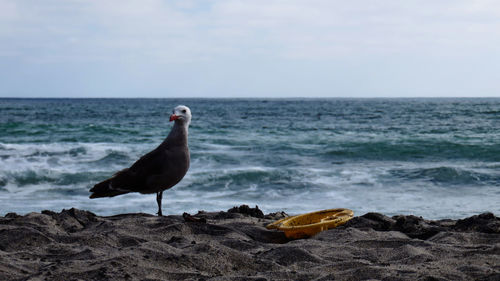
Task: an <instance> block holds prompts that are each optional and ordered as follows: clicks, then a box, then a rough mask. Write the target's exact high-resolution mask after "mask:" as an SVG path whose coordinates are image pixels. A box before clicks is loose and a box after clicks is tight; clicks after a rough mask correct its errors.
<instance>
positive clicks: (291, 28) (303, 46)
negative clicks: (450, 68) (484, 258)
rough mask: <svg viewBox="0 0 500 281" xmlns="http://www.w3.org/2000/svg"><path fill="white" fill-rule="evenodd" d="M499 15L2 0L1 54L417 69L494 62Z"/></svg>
mask: <svg viewBox="0 0 500 281" xmlns="http://www.w3.org/2000/svg"><path fill="white" fill-rule="evenodd" d="M499 17H500V2H498V1H494V0H491V1H486V0H484V1H479V0H440V1H432V2H429V1H418V0H408V1H387V0H385V1H383V0H366V1H360V0H357V1H331V0H310V1H299V0H289V1H281V0H266V1H264V0H253V1H240V0H234V1H226V0H199V1H195V0H189V1H188V0H184V1H180V0H177V1H161V0H144V1H132V0H101V1H97V0H95V1H87V0H85V1H83V0H64V1H63V0H47V1H35V0H0V62H1V61H2V60H4V61H7V60H8V61H10V62H11V63H17V64H22V65H25V66H26V67H29V66H30V65H51V64H57V65H61V64H66V67H69V68H71V67H75V68H77V67H82V66H87V67H90V68H96V67H98V66H97V65H102V64H104V65H106V66H113V65H116V66H118V65H120V66H122V68H127V66H128V67H130V68H132V67H136V68H137V69H143V70H144V69H147V68H148V67H151V68H155V69H162V68H163V67H169V66H171V67H185V69H186V70H185V71H186V73H187V72H189V70H191V72H195V73H196V72H197V70H196V69H201V68H204V67H207V65H211V66H210V68H213V69H214V70H215V71H216V72H217V71H220V72H221V73H225V71H227V69H228V68H234V67H238V66H241V67H243V66H244V67H246V68H247V69H248V70H247V72H244V73H242V74H241V76H245V75H247V76H248V73H252V72H255V71H260V70H258V69H262V68H265V67H268V68H270V69H277V70H276V71H275V72H274V73H269V74H268V75H277V73H285V72H286V71H284V70H279V69H280V67H281V68H285V67H288V66H290V65H296V66H297V67H298V66H300V65H303V64H307V65H310V64H311V63H316V64H317V65H318V67H317V68H318V69H329V70H330V71H334V70H335V71H336V70H338V69H339V68H344V69H349V68H350V67H352V66H353V65H358V66H359V67H364V68H366V69H372V70H373V69H376V68H377V67H379V64H380V62H388V63H389V64H391V63H393V64H394V65H395V67H396V68H400V69H407V71H408V72H409V74H408V75H409V76H411V75H417V73H414V72H412V71H415V70H414V69H413V70H412V69H410V65H413V66H412V67H413V68H415V67H414V65H415V64H418V63H416V62H415V61H417V62H418V61H425V62H427V63H431V64H432V63H433V62H435V61H441V62H443V63H445V62H447V61H454V60H458V61H462V62H463V64H466V63H467V62H469V61H478V60H484V64H485V66H484V68H485V69H488V70H493V69H494V68H495V65H494V63H493V62H494V61H498V57H499V51H498V48H497V46H498V45H500V21H499V20H498V18H499ZM486 60H489V61H486ZM403 62H404V63H406V67H407V68H405V65H404V63H403ZM266 64H267V65H266ZM4 65H5V64H4ZM72 65H73V66H72ZM153 65H155V66H154V67H153ZM139 66H140V67H139ZM47 67H48V66H47ZM190 67H191V68H190ZM217 67H222V69H217ZM335 67H337V68H335ZM0 68H1V67H0ZM417 68H418V67H417ZM169 69H170V68H169ZM311 69H314V67H311ZM444 69H445V68H443V71H446V70H444ZM77 70H78V69H77ZM0 71H1V69H0ZM4 71H6V70H5V69H4ZM117 71H132V70H130V69H127V70H123V69H122V70H119V69H117ZM179 71H180V70H179ZM297 71H299V72H300V71H301V70H300V69H299V70H297ZM387 71H388V72H387V73H392V72H390V71H389V70H387ZM340 72H342V71H340ZM411 73H413V74H411ZM226 74H227V73H226ZM130 75H133V74H130ZM135 75H137V74H135ZM199 75H202V74H199ZM366 75H368V74H366ZM221 76H224V75H222V74H221ZM276 78H279V77H276ZM218 79H222V78H218ZM241 79H242V78H241ZM325 80H326V78H325ZM207 83H208V82H207ZM218 83H222V82H218ZM209 84H217V83H215V82H214V83H209ZM282 88H287V87H285V86H283V87H282Z"/></svg>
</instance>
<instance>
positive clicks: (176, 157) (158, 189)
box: [90, 105, 191, 216]
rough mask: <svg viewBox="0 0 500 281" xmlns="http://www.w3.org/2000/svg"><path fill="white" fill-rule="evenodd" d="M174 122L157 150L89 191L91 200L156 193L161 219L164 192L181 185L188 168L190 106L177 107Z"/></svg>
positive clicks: (172, 119) (174, 111)
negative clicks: (134, 193) (131, 193)
mask: <svg viewBox="0 0 500 281" xmlns="http://www.w3.org/2000/svg"><path fill="white" fill-rule="evenodd" d="M172 121H174V126H173V127H172V130H171V131H170V133H169V134H168V136H167V138H166V139H165V140H164V141H163V142H162V143H161V144H160V145H159V146H158V147H157V148H156V149H154V150H153V151H151V152H149V153H147V154H146V155H144V156H142V157H141V158H139V160H137V161H136V162H135V163H134V164H133V165H132V166H130V168H125V169H123V170H121V171H119V172H117V173H115V174H114V175H113V176H112V177H111V178H109V179H107V180H104V181H102V182H100V183H98V184H96V185H94V187H93V188H91V189H90V192H92V194H91V195H90V198H91V199H92V198H100V197H114V196H117V195H121V194H125V193H130V192H139V193H142V194H153V193H156V203H157V204H158V216H162V215H163V214H162V212H161V199H162V196H163V191H165V190H166V189H169V188H171V187H173V186H174V185H176V184H177V183H178V182H180V181H181V180H182V178H183V177H184V175H185V174H186V172H187V171H188V169H189V148H188V127H189V124H190V123H191V110H190V109H189V107H187V106H184V105H179V106H177V107H176V108H174V110H173V112H172V115H170V122H172Z"/></svg>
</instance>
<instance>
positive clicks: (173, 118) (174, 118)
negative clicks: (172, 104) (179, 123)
mask: <svg viewBox="0 0 500 281" xmlns="http://www.w3.org/2000/svg"><path fill="white" fill-rule="evenodd" d="M177 119H179V116H177V115H175V114H172V115H170V122H172V121H174V120H177Z"/></svg>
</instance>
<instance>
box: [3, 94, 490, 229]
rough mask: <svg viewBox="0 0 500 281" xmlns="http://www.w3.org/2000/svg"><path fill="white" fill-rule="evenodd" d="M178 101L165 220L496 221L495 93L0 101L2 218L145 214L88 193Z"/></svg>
mask: <svg viewBox="0 0 500 281" xmlns="http://www.w3.org/2000/svg"><path fill="white" fill-rule="evenodd" d="M178 104H185V105H187V106H189V107H190V108H191V110H192V112H193V120H192V123H191V127H190V135H189V137H190V139H189V145H190V149H191V159H192V163H191V168H190V170H189V172H188V174H187V175H186V177H185V178H184V180H183V181H182V182H181V183H180V184H178V185H177V186H175V187H174V188H172V189H170V190H168V191H166V192H165V193H164V201H163V202H164V205H163V210H164V213H167V214H179V213H182V212H196V211H198V210H206V211H218V210H226V209H228V208H231V207H233V206H236V205H240V204H248V205H251V206H254V205H258V206H259V207H260V208H261V209H263V210H264V211H265V212H273V211H280V210H284V211H286V212H288V213H291V214H295V213H301V212H307V211H313V210H320V209H326V208H337V207H345V208H350V209H353V210H354V212H355V213H356V214H358V215H361V214H364V213H366V212H370V211H374V212H382V213H385V214H387V215H394V214H415V215H419V216H424V217H425V218H432V219H436V218H445V217H449V218H461V217H465V216H469V215H473V214H477V213H480V212H484V211H491V212H494V213H496V214H497V215H498V214H500V99H290V100H286V99H270V100H260V99H249V100H245V99H0V215H4V214H5V213H8V212H17V213H20V214H24V213H27V212H32V211H37V212H39V211H41V210H44V209H49V210H55V211H60V210H61V209H63V208H66V209H68V208H71V207H76V208H81V209H87V210H90V211H93V212H96V213H98V214H100V215H112V214H118V213H125V212H146V213H155V211H156V202H155V197H154V195H140V194H128V195H123V196H118V197H114V198H108V199H93V200H90V199H88V195H89V193H88V189H89V188H90V187H91V186H93V184H95V183H97V182H98V181H100V180H103V179H105V178H107V177H109V176H111V175H112V174H113V173H114V172H116V171H117V170H120V169H122V168H125V167H128V166H129V165H131V164H132V163H133V162H134V161H135V160H136V159H138V157H140V156H141V155H142V154H144V153H146V152H148V151H150V150H152V149H154V148H155V147H156V146H157V145H158V144H159V143H160V142H161V141H162V140H163V139H164V138H165V137H166V135H167V133H168V132H169V131H170V128H171V126H172V124H171V123H169V122H168V116H169V114H170V112H171V110H172V108H173V107H174V106H176V105H178Z"/></svg>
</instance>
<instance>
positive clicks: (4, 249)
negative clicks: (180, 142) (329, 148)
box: [0, 206, 500, 280]
mask: <svg viewBox="0 0 500 281" xmlns="http://www.w3.org/2000/svg"><path fill="white" fill-rule="evenodd" d="M285 215H286V214H284V213H283V212H279V213H272V214H267V215H264V214H263V213H262V212H261V211H260V210H259V209H258V208H249V207H248V206H240V207H235V208H233V209H230V210H228V211H220V212H202V211H200V212H198V214H195V215H193V216H187V215H185V216H181V215H169V216H164V217H157V216H154V215H150V214H143V213H134V214H121V215H114V216H98V215H95V214H93V213H91V212H89V211H84V210H78V209H74V208H72V209H69V210H63V211H61V212H59V213H56V212H53V211H42V212H41V213H29V214H26V215H23V216H20V215H17V214H14V213H9V214H7V215H5V216H4V217H0V279H1V280H76V279H79V280H333V279H335V280H363V279H378V280H499V279H500V218H499V217H496V216H494V215H493V214H492V213H483V214H478V215H475V216H471V217H468V218H463V219H458V220H452V219H443V220H426V219H423V218H421V217H416V216H412V215H400V216H393V217H388V216H385V215H383V214H379V213H367V214H364V215H362V216H357V217H354V218H353V219H352V220H350V221H349V222H347V223H346V224H345V225H343V226H340V227H338V228H335V229H330V230H327V231H323V232H320V233H319V234H317V235H315V236H313V237H311V238H308V239H299V240H290V239H287V238H286V237H285V236H284V234H283V233H282V232H279V231H277V230H268V229H266V228H265V227H264V226H265V225H267V224H268V223H271V222H273V221H275V220H277V219H280V218H283V217H284V216H285Z"/></svg>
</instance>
